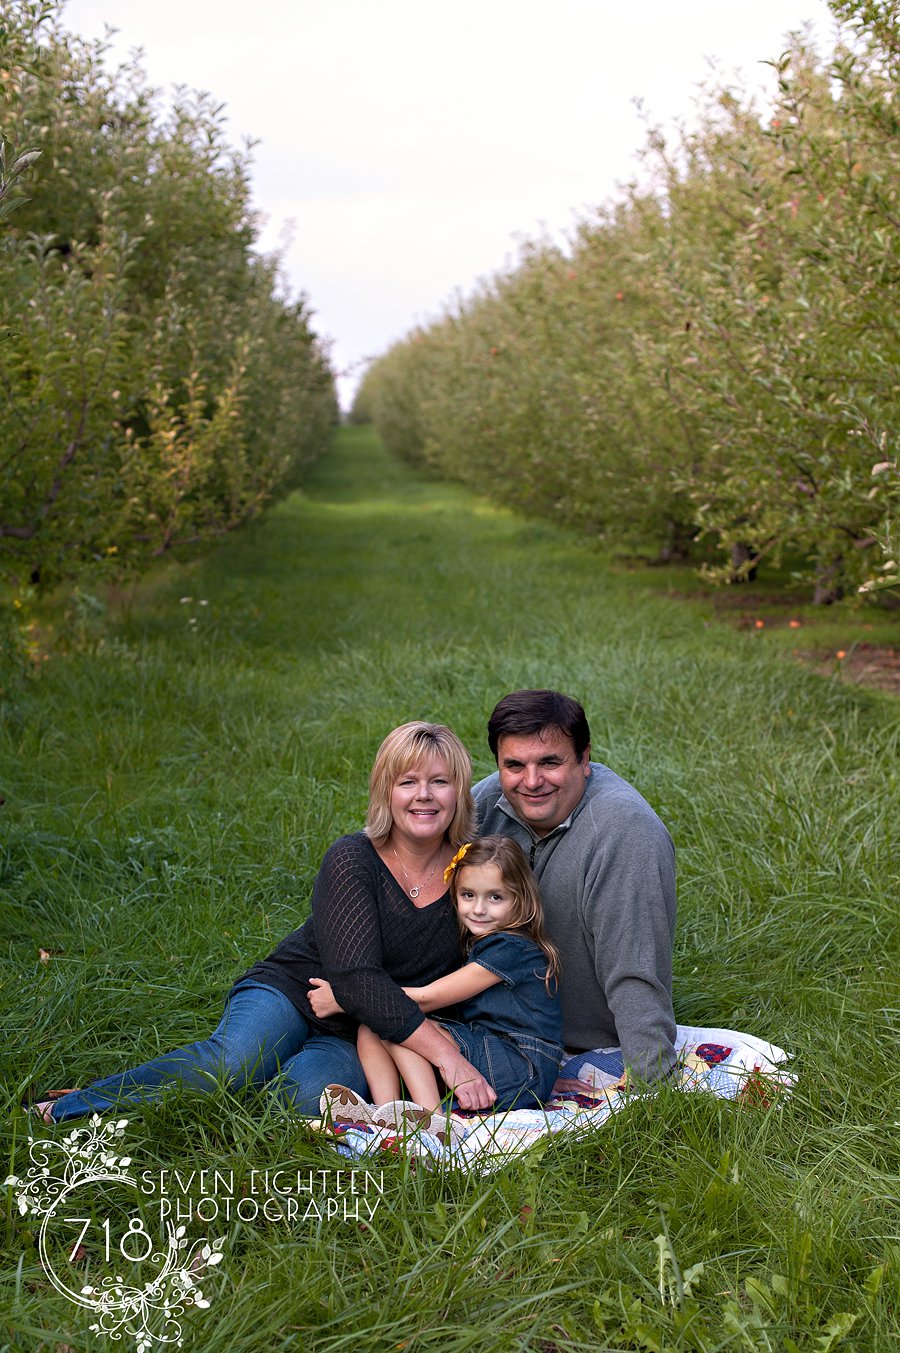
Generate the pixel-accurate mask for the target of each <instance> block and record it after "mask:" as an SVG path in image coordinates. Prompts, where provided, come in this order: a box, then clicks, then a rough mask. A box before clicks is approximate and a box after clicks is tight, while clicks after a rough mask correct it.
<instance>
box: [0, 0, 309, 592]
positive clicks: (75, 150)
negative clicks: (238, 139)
mask: <svg viewBox="0 0 900 1353" xmlns="http://www.w3.org/2000/svg"><path fill="white" fill-rule="evenodd" d="M59 9H60V4H59V3H58V0H51V3H36V2H35V0H0V46H2V49H3V60H2V65H3V68H4V71H3V83H2V84H0V132H2V140H0V145H2V147H3V151H4V156H3V162H2V164H0V216H2V217H3V221H2V230H3V235H2V237H0V572H2V573H3V574H5V575H6V577H7V578H11V579H13V580H14V581H16V582H18V583H19V584H20V585H27V584H28V583H29V582H30V583H32V584H37V585H39V586H46V585H48V584H52V583H53V582H55V581H58V580H59V579H62V578H74V577H78V576H80V575H83V574H84V573H85V572H94V573H96V572H97V571H98V569H102V570H104V571H113V570H114V571H116V572H120V571H122V570H123V569H128V568H130V567H134V566H140V565H141V564H142V563H144V562H146V561H147V560H148V559H149V558H152V557H154V556H158V555H162V554H164V553H165V552H166V551H167V550H169V549H170V548H172V547H173V546H174V545H176V544H179V543H182V542H187V541H198V540H202V539H206V538H208V537H210V536H212V535H216V534H218V533H220V532H223V531H226V530H229V529H230V528H232V527H234V526H237V525H238V524H239V523H241V522H243V521H245V520H246V519H247V518H248V517H250V516H252V515H253V514H254V513H256V512H257V511H258V510H259V509H260V508H261V507H262V505H263V504H265V503H266V502H267V501H269V500H270V499H271V498H272V496H273V495H276V494H280V493H282V492H284V491H285V490H286V489H288V488H290V487H291V486H293V485H294V484H296V483H297V482H298V478H299V476H300V475H301V474H302V472H303V469H304V467H305V466H306V465H307V464H308V463H309V462H310V461H311V460H312V459H313V458H314V457H315V456H317V455H318V454H319V452H320V451H321V450H322V449H324V447H325V446H326V445H327V443H328V440H329V438H330V435H331V430H332V426H333V423H334V421H335V413H336V404H335V395H334V385H333V378H332V373H331V371H330V368H329V365H328V361H327V358H326V355H325V353H324V351H323V349H322V346H321V345H320V343H319V342H318V340H317V338H316V336H315V334H314V333H313V331H312V329H311V328H310V323H309V312H308V311H307V308H306V305H305V303H304V302H303V301H302V300H300V301H294V300H290V299H286V296H285V291H284V287H283V284H282V281H281V279H280V277H279V267H278V262H277V260H276V259H274V258H266V257H261V256H259V255H258V254H256V253H254V251H253V244H254V239H255V234H256V228H255V222H254V218H253V214H252V212H251V209H250V194H249V159H248V153H247V151H246V150H243V151H238V150H234V149H233V148H231V147H230V146H229V145H228V143H227V141H226V139H225V136H224V133H223V119H222V113H221V109H220V108H219V107H217V106H216V105H215V104H214V103H213V102H212V100H211V99H210V98H209V97H208V96H205V95H202V96H196V97H193V96H190V95H188V94H186V93H185V92H183V91H180V92H179V95H178V99H177V102H176V103H175V106H173V107H171V108H168V109H162V108H161V106H160V103H159V100H158V97H157V95H156V94H155V92H154V91H153V90H151V89H149V88H148V87H147V85H146V83H145V81H144V78H143V75H142V72H141V70H140V67H139V66H138V65H136V64H134V65H131V66H127V67H123V68H120V69H117V70H114V71H112V70H109V69H107V68H106V64H105V49H104V47H103V46H102V44H97V43H88V42H85V41H82V40H80V39H78V38H76V37H73V36H71V35H69V34H67V33H65V32H64V31H63V29H62V28H61V26H60V24H59V22H58V11H59ZM13 207H14V208H15V210H14V211H13V210H12V208H13Z"/></svg>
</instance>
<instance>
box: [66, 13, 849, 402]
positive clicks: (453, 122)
mask: <svg viewBox="0 0 900 1353" xmlns="http://www.w3.org/2000/svg"><path fill="white" fill-rule="evenodd" d="M804 21H810V22H811V23H812V25H813V32H814V33H815V34H816V35H817V36H818V37H819V38H820V39H821V40H823V41H824V43H825V45H826V46H827V45H828V44H829V43H830V41H831V34H832V23H831V19H830V15H829V11H828V6H827V3H826V2H825V0H680V3H679V2H678V0H642V3H639V4H638V3H631V4H629V3H627V0H453V3H447V0H256V3H252V2H251V0H240V3H238V2H237V0H68V3H67V5H66V9H65V22H66V24H67V26H68V27H69V28H70V29H72V30H73V31H75V32H77V33H80V34H82V35H84V36H86V37H102V36H103V34H104V31H105V25H106V24H111V25H113V26H114V27H115V28H117V29H118V30H119V31H118V33H117V35H116V36H115V38H114V39H113V46H112V52H113V56H114V57H121V58H124V57H126V56H127V55H128V54H129V53H130V52H131V51H132V50H133V49H134V48H138V47H140V48H143V52H144V64H145V68H146V71H147V76H148V79H149V82H150V83H151V84H152V85H155V86H158V87H159V88H161V89H162V90H163V92H164V93H167V94H171V90H172V86H173V85H175V84H186V85H188V86H190V87H192V88H194V89H202V90H208V91H209V92H211V93H212V94H214V95H215V97H216V99H217V100H218V101H220V102H222V103H224V104H226V106H227V111H228V115H229V129H230V139H231V140H232V142H234V143H236V144H238V143H240V142H241V140H242V139H243V138H244V137H247V136H249V137H253V138H254V139H258V140H259V142H260V144H259V145H258V146H257V147H256V150H255V152H254V173H253V182H254V192H255V200H256V204H257V206H258V208H259V210H260V211H261V212H262V213H263V216H264V218H265V225H264V228H263V231H262V235H261V241H260V243H261V246H262V247H264V248H271V247H274V246H275V245H277V244H278V243H279V241H280V240H282V239H283V238H284V236H285V232H286V230H288V229H289V230H290V232H291V238H290V244H289V247H288V250H287V254H286V265H287V271H288V274H289V276H290V278H291V281H292V283H293V285H294V287H295V289H297V290H301V289H302V290H303V291H305V292H307V293H308V295H309V297H310V299H311V302H312V306H313V309H314V310H315V312H316V320H315V321H314V323H315V327H316V328H317V330H318V332H319V333H321V334H323V335H327V336H329V337H330V338H331V339H332V340H333V350H332V351H333V360H334V362H335V364H336V366H337V368H338V369H339V370H340V371H342V372H346V373H347V374H346V375H344V376H343V377H342V379H341V382H340V385H341V391H342V397H343V401H344V403H345V404H346V403H347V402H348V400H349V397H350V393H351V391H352V388H353V386H354V385H355V384H356V382H357V380H358V377H359V374H360V363H361V362H362V361H363V359H365V358H366V357H370V356H373V355H376V354H377V353H379V352H383V351H384V350H385V349H386V348H387V347H388V346H389V345H390V343H391V342H392V341H393V340H394V339H397V338H400V337H402V336H403V334H405V333H406V332H407V331H408V330H409V329H410V328H411V327H412V326H413V325H414V324H416V323H419V322H422V321H427V320H428V319H430V318H432V317H434V316H436V315H438V314H440V312H441V310H442V308H443V304H444V302H445V301H447V300H448V299H449V298H450V297H451V296H452V295H453V294H454V293H455V292H457V291H461V292H462V293H463V294H467V293H468V292H469V291H470V290H471V288H472V286H473V284H474V283H475V282H476V281H477V279H478V278H479V277H484V276H487V275H489V274H491V273H494V272H496V271H497V270H498V269H500V268H502V267H504V266H505V265H506V264H507V263H509V262H511V261H512V260H514V259H515V257H516V253H517V249H518V244H517V240H518V239H520V238H522V237H525V238H533V237H534V236H536V235H538V234H540V233H541V232H542V230H545V229H546V230H547V231H549V232H550V233H552V234H553V235H554V237H555V238H557V239H561V238H563V237H564V235H565V232H566V231H567V229H568V228H569V227H571V225H572V223H573V221H574V220H575V218H576V216H578V215H583V214H585V212H586V211H588V209H589V208H590V207H591V206H594V205H597V204H600V203H602V202H605V201H608V200H609V199H610V198H611V197H612V196H614V194H615V189H616V184H617V183H619V182H622V181H625V180H627V179H628V178H630V177H632V176H633V175H634V174H635V173H636V172H637V162H636V159H635V154H636V151H637V150H638V148H639V147H640V146H641V144H642V143H643V140H644V135H645V125H644V123H643V122H642V121H641V118H640V116H639V114H638V111H637V109H636V107H635V102H634V101H635V100H636V99H639V100H642V101H643V105H644V108H645V110H646V113H647V115H648V116H649V117H650V119H651V121H652V122H654V123H659V124H662V125H668V124H671V122H672V121H673V120H674V119H678V118H685V119H688V120H690V118H691V114H692V108H693V100H694V98H695V97H696V91H697V86H698V84H699V83H700V82H701V81H703V80H704V79H705V78H707V77H708V76H709V75H710V72H711V70H712V69H716V70H718V71H719V73H720V74H721V75H723V76H725V77H727V78H729V79H731V80H732V82H733V83H735V84H737V83H743V84H744V85H748V86H749V85H753V86H756V87H759V86H760V85H762V86H763V87H768V88H769V89H771V76H770V75H769V74H767V70H766V67H765V66H764V65H762V64H760V63H763V62H765V61H767V60H769V59H772V58H775V57H777V56H778V54H779V53H780V52H781V51H782V50H783V47H784V42H783V38H784V35H785V34H786V33H787V32H788V31H789V30H791V29H794V28H799V27H800V26H801V25H802V24H803V23H804ZM111 59H112V58H111ZM736 72H740V79H739V80H738V79H737V78H736Z"/></svg>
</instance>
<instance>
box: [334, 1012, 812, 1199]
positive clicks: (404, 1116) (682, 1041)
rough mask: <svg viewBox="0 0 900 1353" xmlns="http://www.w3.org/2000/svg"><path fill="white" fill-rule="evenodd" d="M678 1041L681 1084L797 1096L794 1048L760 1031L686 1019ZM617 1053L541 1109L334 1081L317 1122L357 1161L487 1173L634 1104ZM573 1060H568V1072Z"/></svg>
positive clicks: (600, 1057)
mask: <svg viewBox="0 0 900 1353" xmlns="http://www.w3.org/2000/svg"><path fill="white" fill-rule="evenodd" d="M675 1046H676V1048H677V1050H678V1054H679V1056H678V1067H677V1070H676V1073H675V1076H676V1080H675V1083H676V1084H677V1085H678V1086H679V1088H681V1089H683V1090H689V1091H706V1092H707V1093H709V1094H714V1095H718V1096H719V1097H720V1098H722V1099H733V1100H743V1101H748V1100H750V1101H753V1102H755V1103H763V1104H767V1103H769V1102H771V1101H772V1099H773V1098H774V1097H775V1096H776V1095H778V1094H785V1093H790V1090H791V1088H792V1086H793V1085H794V1082H795V1077H794V1076H793V1075H792V1074H791V1073H790V1072H788V1071H786V1070H785V1063H786V1062H787V1061H789V1056H788V1054H787V1053H786V1052H785V1051H784V1050H783V1049H782V1048H779V1047H776V1046H775V1044H774V1043H767V1042H764V1041H763V1040H762V1039H760V1038H755V1037H754V1036H753V1035H752V1034H744V1033H737V1032H735V1031H734V1030H733V1029H701V1028H694V1027H692V1026H688V1025H679V1026H678V1034H677V1038H676V1040H675ZM617 1054H618V1049H609V1048H607V1049H597V1051H596V1052H595V1053H588V1054H585V1055H582V1056H581V1057H579V1059H578V1070H577V1074H578V1077H579V1079H581V1080H589V1081H591V1082H592V1083H593V1085H594V1090H593V1092H592V1093H590V1094H587V1093H585V1094H574V1093H567V1094H563V1095H559V1096H557V1097H555V1098H554V1099H551V1100H548V1102H547V1103H546V1104H545V1105H544V1107H543V1108H542V1109H509V1110H508V1111H507V1112H506V1113H500V1114H483V1113H477V1112H474V1111H471V1110H460V1109H453V1110H451V1111H450V1112H448V1111H446V1110H445V1109H440V1110H438V1111H436V1112H435V1113H429V1112H428V1111H426V1110H425V1109H422V1108H421V1107H420V1106H419V1105H417V1104H411V1103H409V1102H408V1101H403V1100H397V1101H393V1102H392V1103H390V1104H382V1105H379V1106H374V1105H371V1104H366V1103H365V1102H364V1101H362V1100H360V1099H359V1097H358V1096H357V1095H354V1094H353V1093H352V1092H351V1091H342V1090H341V1089H340V1088H339V1087H334V1088H332V1089H329V1090H326V1092H325V1094H324V1095H323V1096H322V1117H321V1118H319V1119H315V1120H314V1121H313V1123H312V1126H313V1128H314V1129H315V1130H317V1131H320V1132H323V1133H325V1134H326V1135H327V1136H328V1137H330V1138H331V1140H332V1141H333V1144H334V1146H335V1147H336V1149H337V1150H338V1151H339V1152H340V1153H341V1155H343V1156H346V1157H348V1158H349V1159H360V1158H362V1157H372V1156H377V1155H378V1154H379V1153H380V1152H382V1151H393V1152H399V1151H403V1152H405V1153H406V1154H408V1155H413V1156H418V1157H423V1158H425V1159H428V1160H432V1161H435V1162H443V1163H444V1164H445V1165H447V1166H450V1167H451V1168H455V1169H461V1170H475V1171H478V1172H480V1173H488V1172H490V1171H491V1170H495V1169H497V1168H499V1167H500V1166H501V1165H503V1164H504V1163H505V1162H506V1161H508V1160H509V1159H510V1158H511V1157H514V1156H516V1155H519V1154H520V1153H521V1152H522V1151H526V1150H527V1149H528V1148H529V1147H531V1146H533V1145H534V1143H535V1142H536V1141H538V1140H539V1139H540V1138H542V1137H546V1136H548V1135H550V1134H553V1133H558V1132H565V1133H570V1134H579V1135H583V1134H585V1133H589V1132H593V1131H595V1130H596V1129H597V1128H598V1127H600V1126H601V1124H603V1123H605V1122H606V1121H607V1119H608V1118H610V1117H611V1115H612V1114H614V1113H617V1112H619V1110H621V1109H622V1108H624V1107H625V1106H626V1105H627V1104H628V1103H629V1102H630V1101H633V1100H634V1099H635V1097H636V1096H635V1094H634V1092H633V1091H629V1089H628V1086H627V1084H626V1082H625V1078H624V1077H621V1076H618V1077H617V1076H615V1075H612V1074H610V1072H609V1070H608V1068H609V1067H610V1066H615V1065H616V1060H615V1059H616V1056H617ZM571 1065H572V1064H571V1063H569V1065H568V1066H564V1068H563V1074H565V1073H566V1071H569V1069H570V1067H571ZM570 1074H571V1071H570Z"/></svg>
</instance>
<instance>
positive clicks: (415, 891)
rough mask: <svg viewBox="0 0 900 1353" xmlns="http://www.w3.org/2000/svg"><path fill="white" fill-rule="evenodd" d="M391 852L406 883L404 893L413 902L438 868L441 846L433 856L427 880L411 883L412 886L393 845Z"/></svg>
mask: <svg viewBox="0 0 900 1353" xmlns="http://www.w3.org/2000/svg"><path fill="white" fill-rule="evenodd" d="M391 850H392V851H393V852H394V859H395V860H396V861H397V863H398V864H399V866H400V873H401V874H402V875H403V878H404V880H405V882H406V891H407V892H408V893H409V895H410V897H411V898H413V900H415V898H417V897H418V896H419V893H420V892H421V891H422V889H423V888H427V887H428V885H429V883H430V882H431V880H432V878H433V877H434V871H435V869H437V867H438V860H439V859H440V858H441V853H442V851H443V846H442V847H441V850H439V851H438V853H437V855H436V856H435V861H434V864H433V865H432V866H431V872H430V873H429V875H428V877H427V879H425V881H424V883H413V884H411V883H410V881H409V874H407V872H406V870H405V869H404V868H403V861H402V860H401V859H400V856H399V855H398V854H397V847H396V846H394V845H392V846H391Z"/></svg>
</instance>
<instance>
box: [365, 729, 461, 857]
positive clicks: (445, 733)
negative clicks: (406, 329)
mask: <svg viewBox="0 0 900 1353" xmlns="http://www.w3.org/2000/svg"><path fill="white" fill-rule="evenodd" d="M437 757H440V758H441V760H442V761H444V762H446V765H447V771H448V774H449V776H450V781H451V783H452V785H453V788H454V789H455V790H456V812H455V813H454V814H453V821H452V822H451V823H450V826H449V827H448V829H447V837H448V839H449V841H450V844H451V845H452V846H453V847H454V848H455V847H456V846H459V845H461V844H462V842H463V841H466V840H468V838H469V837H470V836H471V835H472V831H473V829H474V825H475V803H474V800H473V798H472V762H471V760H470V758H469V753H468V752H467V751H466V749H465V747H464V746H463V745H462V743H461V742H460V740H459V738H458V737H457V736H456V734H455V733H454V732H453V730H452V729H451V728H447V727H446V725H445V724H442V723H423V722H422V721H421V720H419V719H417V720H415V721H414V722H413V723H404V724H401V725H400V727H399V728H395V729H394V730H393V732H391V733H388V735H387V737H386V738H385V740H384V742H383V743H382V744H381V746H380V747H379V748H378V751H377V753H376V755H375V764H374V765H373V767H372V774H371V775H370V776H369V807H368V811H367V813H366V835H367V836H368V837H369V838H370V840H371V841H372V842H373V844H374V845H376V846H383V845H384V843H385V841H386V840H387V839H388V836H389V835H390V832H391V827H392V826H393V825H394V819H393V818H392V816H391V790H392V789H393V787H394V784H395V782H396V781H397V779H398V778H399V777H400V776H401V775H403V774H404V772H406V771H408V770H414V769H415V768H416V767H418V766H420V765H422V763H423V762H424V761H431V760H433V759H435V758H437Z"/></svg>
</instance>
